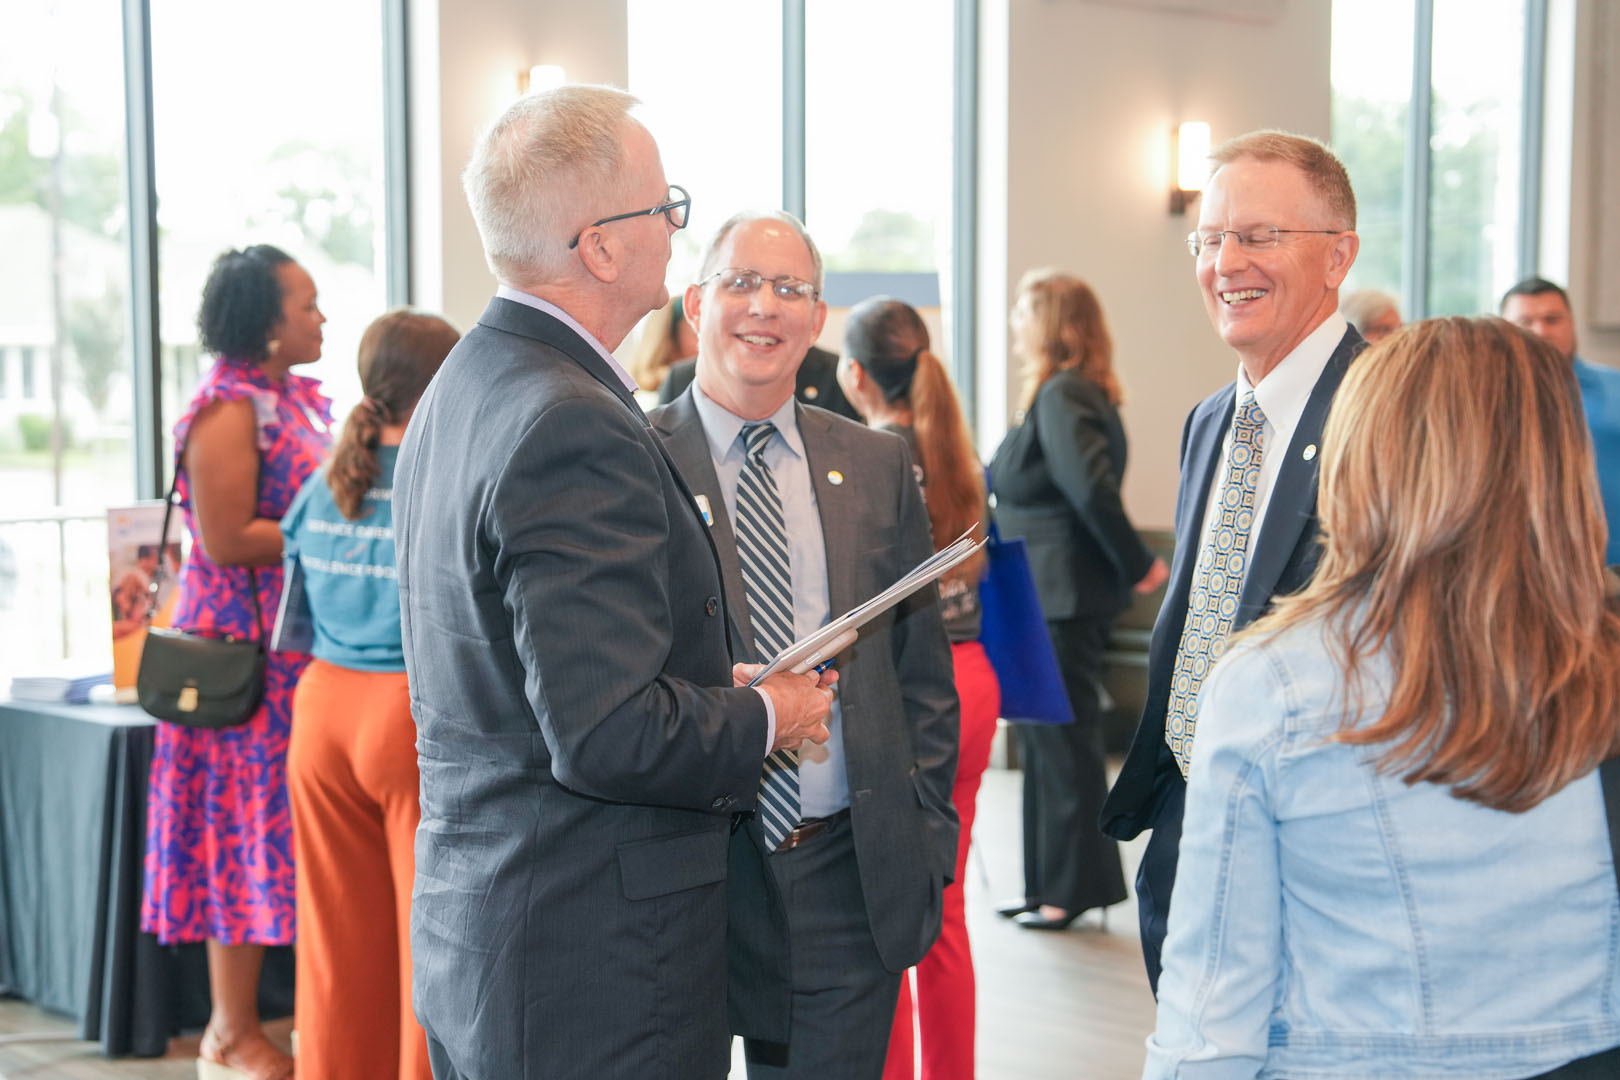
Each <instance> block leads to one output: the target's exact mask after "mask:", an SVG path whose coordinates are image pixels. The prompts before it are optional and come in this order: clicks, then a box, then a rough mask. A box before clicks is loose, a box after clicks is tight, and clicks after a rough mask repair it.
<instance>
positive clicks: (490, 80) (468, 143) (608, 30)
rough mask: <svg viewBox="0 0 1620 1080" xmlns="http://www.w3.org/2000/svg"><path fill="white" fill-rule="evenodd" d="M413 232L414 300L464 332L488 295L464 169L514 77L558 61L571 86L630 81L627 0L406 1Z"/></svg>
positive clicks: (491, 283)
mask: <svg viewBox="0 0 1620 1080" xmlns="http://www.w3.org/2000/svg"><path fill="white" fill-rule="evenodd" d="M410 20H411V22H410V31H411V33H410V40H411V43H412V47H411V108H412V114H411V183H412V192H411V231H412V240H413V250H412V274H413V277H414V286H415V293H416V302H417V303H418V304H419V305H420V306H422V307H425V308H429V309H431V310H437V311H442V312H444V314H445V315H446V316H447V317H448V318H449V319H450V321H451V322H453V323H455V324H456V325H457V326H459V327H461V328H462V329H463V330H465V329H467V328H468V327H470V326H472V324H473V323H474V322H476V321H477V319H478V316H479V315H480V314H481V313H482V312H483V310H484V305H485V304H487V303H488V302H489V298H490V297H491V296H492V295H493V294H494V292H495V279H494V278H493V277H491V276H490V273H489V270H488V268H487V267H486V266H485V265H484V254H483V249H482V248H481V247H480V245H479V242H478V230H477V229H476V228H475V227H474V225H473V221H472V214H471V213H470V212H469V211H468V209H467V200H466V198H465V197H464V196H463V195H462V192H461V180H460V175H461V168H462V166H463V165H465V164H466V162H467V157H468V155H469V154H470V153H471V151H472V147H473V143H474V142H475V141H476V140H477V138H478V136H479V134H480V133H481V132H482V131H483V129H484V128H485V127H486V126H487V125H488V124H489V123H490V121H492V120H494V119H495V117H496V116H497V115H499V113H500V111H501V110H502V109H503V108H505V107H506V105H507V104H509V103H510V102H511V101H512V99H513V98H515V97H516V96H517V77H518V73H519V72H520V71H527V70H528V69H529V68H530V67H532V66H533V65H535V64H560V65H561V66H562V67H563V69H564V70H565V71H566V73H567V76H568V78H569V79H570V80H571V81H574V82H600V83H611V84H613V85H615V86H624V85H625V84H626V82H627V81H628V74H629V73H628V68H629V59H628V47H627V29H626V17H625V5H624V0H591V2H589V3H580V2H578V0H455V2H454V3H450V2H448V0H411V3H410Z"/></svg>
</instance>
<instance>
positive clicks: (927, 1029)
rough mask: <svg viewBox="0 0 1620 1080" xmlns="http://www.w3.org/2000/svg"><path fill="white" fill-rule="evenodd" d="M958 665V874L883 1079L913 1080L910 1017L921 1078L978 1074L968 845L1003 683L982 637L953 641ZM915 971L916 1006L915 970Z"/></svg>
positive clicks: (906, 997) (907, 1000)
mask: <svg viewBox="0 0 1620 1080" xmlns="http://www.w3.org/2000/svg"><path fill="white" fill-rule="evenodd" d="M951 659H952V661H954V663H955V666H956V694H957V697H958V698H960V699H961V702H962V729H961V735H960V747H961V748H960V751H959V752H958V755H957V759H956V784H955V786H954V787H953V788H952V790H951V803H952V805H954V806H955V807H956V816H957V818H958V819H959V820H960V821H961V825H962V831H961V833H960V834H959V835H958V836H957V839H956V880H955V881H953V882H951V883H950V884H949V885H947V886H946V887H945V898H944V901H945V921H944V925H943V926H942V927H941V929H940V932H939V940H938V941H936V942H934V947H933V948H931V949H929V950H928V955H926V956H924V957H923V958H922V963H920V964H918V965H917V966H916V967H915V968H913V969H912V970H911V971H910V972H907V973H906V975H905V976H903V977H902V978H901V980H900V1003H899V1008H898V1009H897V1010H896V1011H895V1017H894V1030H893V1032H892V1033H891V1034H890V1035H889V1055H888V1059H887V1060H886V1062H885V1063H884V1067H883V1080H913V1078H914V1077H916V1076H917V1075H918V1073H917V1058H916V1052H915V1043H914V1040H913V1038H912V1022H913V1016H915V1022H916V1028H917V1033H918V1034H919V1035H920V1036H921V1038H922V1071H921V1075H922V1080H972V1078H973V1058H974V1014H975V1013H976V1011H977V1008H976V1004H975V1001H974V995H975V990H976V987H975V983H974V978H973V951H972V949H971V948H969V946H968V933H967V917H966V913H965V912H964V910H963V902H962V882H963V879H964V878H965V876H966V874H967V855H968V845H969V843H971V842H972V839H973V817H974V811H975V810H976V809H977V807H978V801H979V782H980V781H981V780H983V779H984V770H985V768H986V767H987V766H988V765H989V764H990V743H991V741H992V740H993V739H994V738H995V735H996V715H997V714H998V713H1000V711H1001V686H1000V684H998V683H997V682H996V672H995V669H994V668H992V667H991V666H990V658H989V657H988V656H986V655H985V652H984V647H983V646H982V645H980V644H979V643H978V642H977V641H967V642H961V643H958V644H953V645H952V646H951ZM913 972H915V973H916V981H917V989H916V992H915V1007H914V1006H913V993H912V989H911V975H912V973H913Z"/></svg>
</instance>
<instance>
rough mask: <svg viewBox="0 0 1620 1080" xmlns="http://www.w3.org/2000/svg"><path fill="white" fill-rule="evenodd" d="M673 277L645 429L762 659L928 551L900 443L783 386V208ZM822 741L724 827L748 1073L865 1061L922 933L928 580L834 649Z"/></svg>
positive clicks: (812, 291)
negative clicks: (687, 337)
mask: <svg viewBox="0 0 1620 1080" xmlns="http://www.w3.org/2000/svg"><path fill="white" fill-rule="evenodd" d="M699 277H700V280H699V282H698V283H697V284H695V285H692V286H690V287H689V288H688V289H687V291H686V311H687V318H688V319H689V320H691V321H692V323H693V325H694V327H695V329H696V330H697V333H698V361H697V377H696V380H695V382H694V384H693V385H692V386H691V387H690V388H688V389H687V390H686V391H685V392H684V393H683V394H682V395H681V396H680V397H679V398H677V399H676V400H675V401H674V402H672V403H671V404H669V405H667V406H664V407H662V408H660V409H658V410H655V411H654V412H653V414H652V422H653V427H654V429H655V430H656V431H658V433H659V434H660V435H661V436H662V437H663V439H664V443H665V445H666V447H667V448H668V449H669V452H670V456H671V457H673V458H674V459H675V462H676V464H677V465H678V466H679V467H680V470H681V473H682V475H683V476H684V477H685V478H686V481H687V483H688V484H689V485H690V486H691V488H692V491H693V494H694V496H695V497H696V499H697V501H698V504H699V506H700V507H701V508H703V510H704V516H705V520H706V521H707V522H708V523H709V526H710V531H711V532H712V534H713V536H714V540H715V544H716V546H717V547H718V548H719V551H720V564H721V571H722V576H723V577H724V579H725V584H726V597H727V607H728V612H727V614H728V624H729V625H728V630H729V632H730V634H731V639H732V648H733V651H734V652H735V653H736V654H737V656H738V657H739V658H745V657H747V658H756V659H765V658H768V657H769V656H771V655H772V654H774V653H775V652H776V651H778V650H779V649H780V648H781V647H782V646H784V645H786V644H788V643H789V642H791V641H792V640H793V639H794V638H796V637H801V636H803V635H804V634H806V633H808V632H810V631H812V630H814V629H815V628H816V627H818V626H821V625H823V624H824V623H825V622H826V621H827V620H828V619H829V618H830V617H833V616H837V615H839V614H842V613H843V612H845V611H847V610H849V609H850V608H852V607H854V606H855V605H856V604H858V603H860V602H861V601H863V600H865V599H866V598H867V597H869V596H871V595H872V594H874V593H876V592H878V591H879V590H881V589H883V588H885V587H887V586H888V585H890V584H891V583H893V582H894V581H895V580H896V579H898V578H899V577H900V576H901V575H902V574H903V573H904V572H905V571H906V570H908V569H910V568H911V567H912V566H914V565H915V564H916V563H918V562H920V561H921V560H923V559H924V558H926V557H927V556H928V555H929V553H930V552H931V551H932V541H931V537H930V533H929V527H928V516H927V513H926V511H925V510H924V508H923V503H922V498H921V493H920V491H919V490H918V487H917V482H916V479H915V474H914V473H913V471H912V467H911V455H910V451H909V450H908V448H907V446H906V444H905V442H904V441H903V440H902V439H900V438H898V437H896V436H894V435H891V434H887V433H883V432H878V431H873V430H871V429H869V428H866V427H864V426H862V425H860V424H856V423H853V422H851V421H849V420H846V419H844V418H843V417H840V416H835V415H833V414H832V413H829V412H826V411H824V410H822V409H818V408H815V407H814V406H806V405H803V404H801V403H799V402H797V401H795V399H794V395H793V391H794V379H795V374H796V371H797V368H798V365H799V361H800V358H802V357H803V356H804V354H805V351H806V350H807V349H808V348H809V347H810V345H811V343H812V342H814V340H815V338H816V335H817V334H818V333H819V332H820V330H821V326H822V323H823V321H824V320H825V318H826V310H827V309H826V304H824V303H823V302H822V301H821V299H820V288H821V279H822V274H821V257H820V255H819V253H818V252H817V251H816V248H815V245H814V243H813V242H812V241H811V240H810V238H809V236H808V235H807V234H806V233H805V231H804V227H803V226H802V225H801V224H800V223H799V222H798V221H797V219H795V218H793V217H792V216H790V215H787V214H779V213H769V214H757V215H749V214H744V215H739V216H737V217H734V218H732V219H731V220H730V221H727V222H726V223H725V224H724V225H722V226H721V228H720V231H719V233H718V235H717V236H716V237H715V239H714V240H713V241H712V242H711V243H710V245H709V248H708V251H707V252H706V254H705V257H704V260H703V266H702V270H701V273H700V275H699ZM837 664H838V671H839V680H838V686H837V689H838V697H839V700H838V703H837V704H836V705H835V706H834V709H833V713H832V716H831V717H830V718H829V720H828V729H829V731H830V733H831V737H830V738H829V739H828V740H827V742H826V743H825V745H819V746H818V745H812V744H809V743H806V744H804V745H803V746H800V747H797V748H787V750H786V752H783V753H778V754H773V755H772V756H771V758H770V759H769V760H768V761H767V763H766V767H765V770H764V775H763V776H762V778H761V784H760V799H759V802H760V806H759V812H758V813H757V814H756V815H755V816H754V818H753V820H752V821H750V822H749V824H748V825H747V827H746V828H744V829H740V830H738V831H737V832H736V833H735V834H734V835H733V838H732V845H731V875H730V879H729V887H730V901H729V905H730V906H729V909H728V912H727V918H728V920H729V927H728V934H729V939H730V941H729V945H730V957H729V960H730V975H731V992H730V998H731V1020H732V1025H733V1027H732V1030H733V1031H735V1032H737V1033H738V1034H740V1035H743V1036H744V1037H745V1039H746V1048H747V1056H748V1074H749V1077H750V1080H760V1078H762V1077H773V1078H774V1077H813V1078H815V1080H824V1078H826V1077H832V1076H836V1077H840V1078H846V1080H863V1078H870V1080H877V1078H878V1077H880V1076H881V1075H882V1072H883V1062H884V1055H885V1052H886V1050H887V1047H888V1038H889V1031H890V1028H891V1027H892V1025H893V1020H894V1010H895V1003H896V997H897V995H898V992H899V985H900V976H901V973H903V972H904V971H905V970H906V969H907V968H909V967H911V966H913V965H915V964H916V963H917V961H918V960H920V959H921V958H922V956H923V954H924V953H925V952H927V950H928V947H929V946H930V945H931V944H932V943H933V941H934V939H935V938H936V937H937V936H938V934H939V927H940V914H941V900H940V893H941V890H942V889H943V888H944V885H945V883H946V882H947V881H948V880H949V879H950V877H951V875H952V871H953V869H954V866H955V857H956V831H957V822H956V813H955V811H954V810H953V809H952V806H951V797H950V796H951V783H952V781H953V779H954V778H955V773H956V747H957V700H956V690H955V687H954V685H953V683H952V678H951V674H952V673H951V654H950V648H949V645H948V644H947V642H946V638H945V631H944V627H943V625H942V623H941V621H940V613H939V602H938V599H937V597H936V595H935V593H934V590H933V588H932V587H930V588H929V589H927V590H925V591H923V592H922V593H919V594H917V595H916V596H914V597H913V598H912V599H911V600H910V601H908V602H906V603H904V604H902V605H901V606H899V607H898V608H896V609H894V610H893V611H892V612H890V613H889V614H888V615H887V616H885V617H882V618H880V619H878V620H876V621H874V622H872V623H869V624H867V625H866V626H865V627H863V628H862V629H861V636H860V640H859V641H857V642H856V643H855V644H854V645H853V646H851V647H850V648H848V649H846V650H845V651H844V652H843V653H841V654H840V655H839V657H838V661H837Z"/></svg>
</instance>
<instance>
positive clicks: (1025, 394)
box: [1018, 269, 1125, 410]
mask: <svg viewBox="0 0 1620 1080" xmlns="http://www.w3.org/2000/svg"><path fill="white" fill-rule="evenodd" d="M1018 298H1019V300H1024V299H1027V300H1028V301H1029V305H1028V306H1029V318H1030V320H1031V321H1032V322H1033V324H1034V331H1033V333H1034V337H1035V342H1036V345H1035V352H1034V353H1033V354H1031V355H1029V356H1021V357H1019V360H1020V362H1021V363H1020V370H1021V372H1022V374H1023V389H1022V390H1020V392H1019V408H1020V409H1026V410H1027V409H1028V408H1029V407H1030V406H1031V405H1033V404H1034V403H1035V395H1036V393H1037V392H1038V391H1039V390H1040V388H1041V385H1042V384H1043V383H1045V382H1046V380H1048V379H1050V378H1051V377H1052V376H1053V375H1056V374H1057V373H1058V372H1060V371H1077V372H1079V373H1080V374H1081V375H1083V376H1084V377H1085V378H1087V379H1089V380H1090V381H1091V382H1093V383H1096V384H1097V385H1098V386H1099V387H1101V388H1102V391H1103V394H1104V395H1105V396H1106V397H1107V398H1108V403H1109V404H1110V405H1113V406H1114V407H1115V408H1118V407H1119V405H1120V403H1121V402H1123V401H1124V399H1125V393H1124V391H1123V390H1122V389H1121V388H1120V385H1119V379H1118V377H1117V376H1115V374H1114V339H1113V338H1112V337H1110V336H1109V333H1108V322H1107V320H1106V319H1104V318H1103V310H1102V304H1101V303H1099V302H1098V300H1097V294H1096V293H1095V292H1093V291H1092V290H1091V286H1090V285H1087V284H1086V283H1085V282H1084V281H1081V280H1080V279H1079V278H1077V277H1075V276H1074V275H1073V274H1067V273H1064V272H1063V271H1061V270H1050V269H1046V270H1031V271H1030V272H1029V273H1027V274H1025V275H1024V276H1023V277H1022V278H1021V279H1020V280H1019V282H1018Z"/></svg>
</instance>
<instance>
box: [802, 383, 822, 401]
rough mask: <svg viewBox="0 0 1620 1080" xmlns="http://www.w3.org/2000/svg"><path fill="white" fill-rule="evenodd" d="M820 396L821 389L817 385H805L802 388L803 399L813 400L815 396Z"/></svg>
mask: <svg viewBox="0 0 1620 1080" xmlns="http://www.w3.org/2000/svg"><path fill="white" fill-rule="evenodd" d="M820 396H821V391H820V389H818V388H817V387H814V386H807V387H805V388H804V399H805V400H806V401H814V400H816V398H818V397H820Z"/></svg>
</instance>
